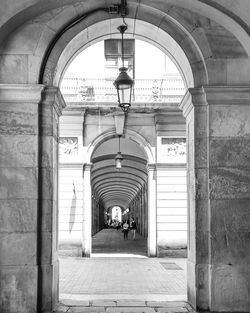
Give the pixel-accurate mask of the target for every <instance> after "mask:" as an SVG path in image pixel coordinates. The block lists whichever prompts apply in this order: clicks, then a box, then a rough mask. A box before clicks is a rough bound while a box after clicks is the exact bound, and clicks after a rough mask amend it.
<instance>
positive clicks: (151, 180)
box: [148, 164, 157, 257]
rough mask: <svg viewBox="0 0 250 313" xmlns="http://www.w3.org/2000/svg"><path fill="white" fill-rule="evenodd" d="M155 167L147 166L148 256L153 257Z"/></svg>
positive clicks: (154, 237)
mask: <svg viewBox="0 0 250 313" xmlns="http://www.w3.org/2000/svg"><path fill="white" fill-rule="evenodd" d="M156 214H157V212H156V165H155V164H148V256H151V257H155V256H156V254H157V252H156V251H157V248H156Z"/></svg>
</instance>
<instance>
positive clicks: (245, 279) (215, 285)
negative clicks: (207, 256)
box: [211, 263, 250, 312]
mask: <svg viewBox="0 0 250 313" xmlns="http://www.w3.org/2000/svg"><path fill="white" fill-rule="evenodd" d="M249 288H250V270H249V263H248V264H245V265H243V264H242V265H223V264H222V265H217V264H216V265H213V266H212V271H211V292H212V294H211V299H212V301H211V310H212V311H217V312H219V311H222V310H223V311H224V310H225V311H228V312H229V311H230V312H248V311H249V307H250V293H249Z"/></svg>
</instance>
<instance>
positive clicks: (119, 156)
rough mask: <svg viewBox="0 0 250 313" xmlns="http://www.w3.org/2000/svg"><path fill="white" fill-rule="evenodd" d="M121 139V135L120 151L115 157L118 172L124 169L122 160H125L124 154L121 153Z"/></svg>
mask: <svg viewBox="0 0 250 313" xmlns="http://www.w3.org/2000/svg"><path fill="white" fill-rule="evenodd" d="M120 138H121V135H119V150H118V152H117V155H116V156H115V167H116V169H117V170H120V169H121V168H122V160H123V157H122V154H121V152H120Z"/></svg>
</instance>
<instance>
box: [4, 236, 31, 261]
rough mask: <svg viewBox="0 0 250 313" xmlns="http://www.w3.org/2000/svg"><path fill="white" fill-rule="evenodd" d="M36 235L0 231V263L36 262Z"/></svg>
mask: <svg viewBox="0 0 250 313" xmlns="http://www.w3.org/2000/svg"><path fill="white" fill-rule="evenodd" d="M36 246H37V236H36V233H35V232H31V233H28V232H26V233H15V232H13V233H0V255H1V258H0V265H27V264H28V265H30V264H31V265H34V264H36V251H37V250H36Z"/></svg>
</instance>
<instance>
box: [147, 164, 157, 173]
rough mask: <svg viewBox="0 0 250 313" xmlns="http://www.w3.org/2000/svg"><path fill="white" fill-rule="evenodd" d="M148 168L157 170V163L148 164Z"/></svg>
mask: <svg viewBox="0 0 250 313" xmlns="http://www.w3.org/2000/svg"><path fill="white" fill-rule="evenodd" d="M147 170H148V172H150V171H155V170H156V164H155V163H149V164H148V165H147Z"/></svg>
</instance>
